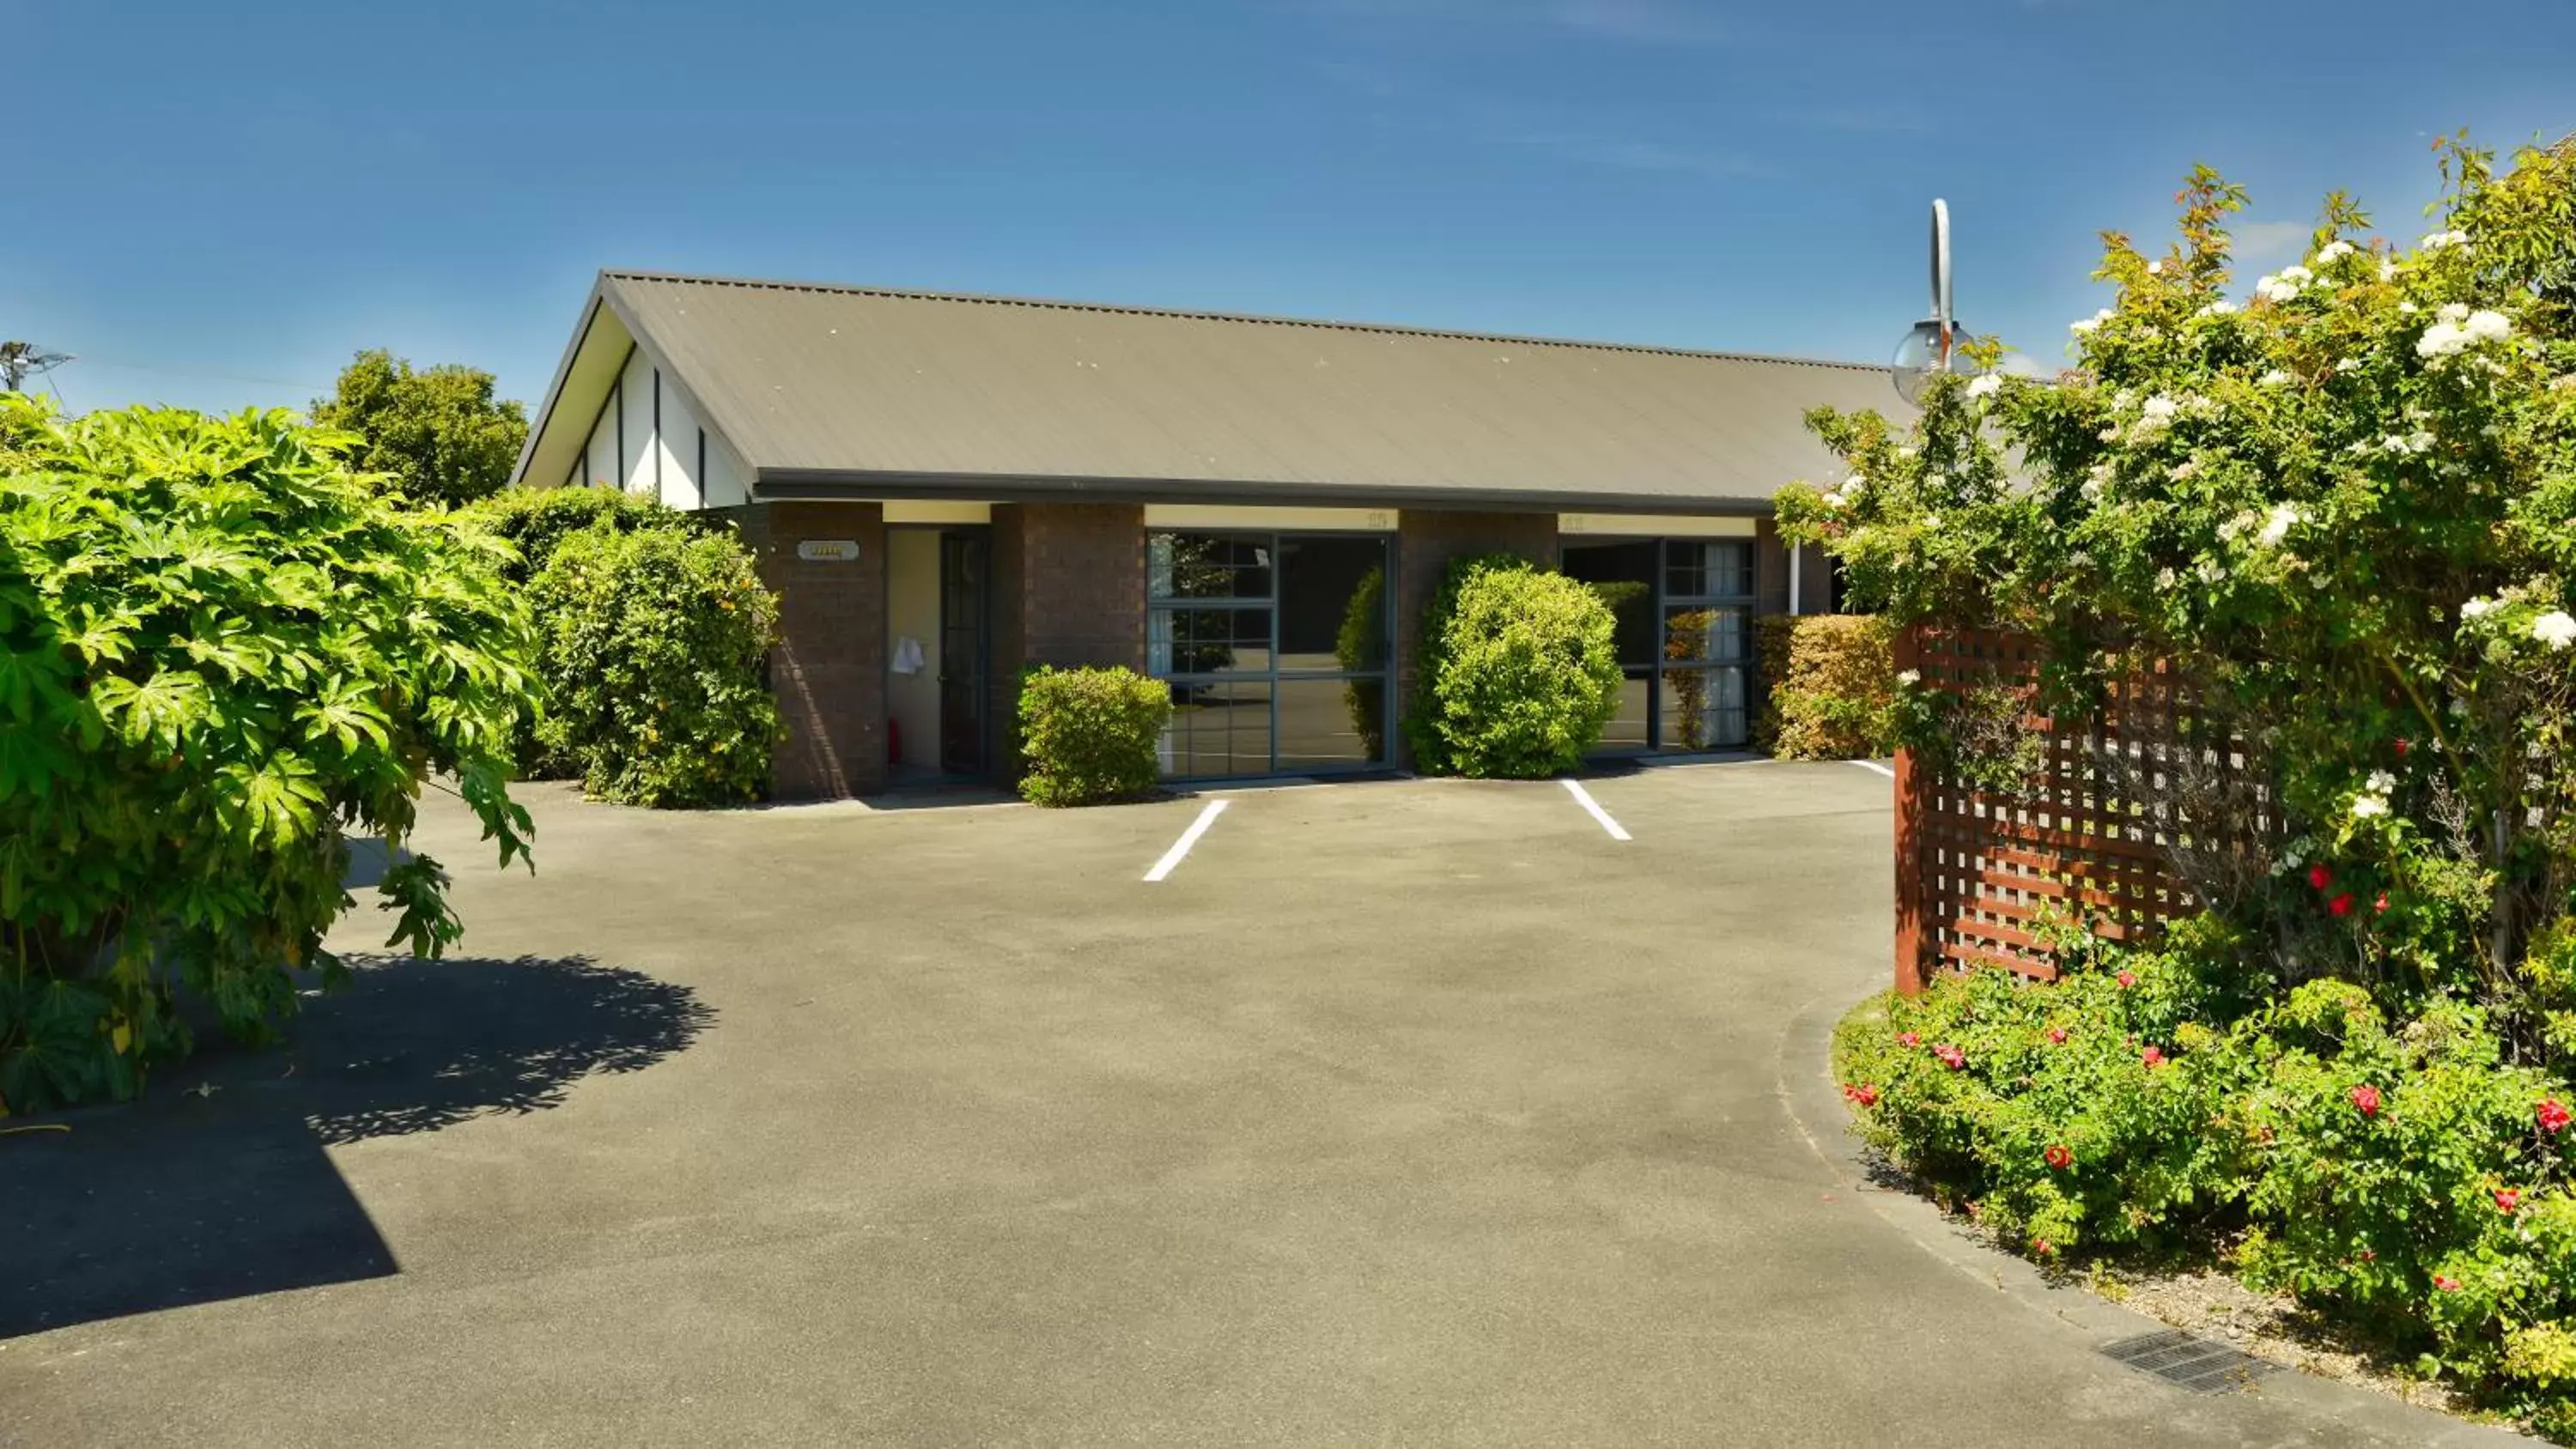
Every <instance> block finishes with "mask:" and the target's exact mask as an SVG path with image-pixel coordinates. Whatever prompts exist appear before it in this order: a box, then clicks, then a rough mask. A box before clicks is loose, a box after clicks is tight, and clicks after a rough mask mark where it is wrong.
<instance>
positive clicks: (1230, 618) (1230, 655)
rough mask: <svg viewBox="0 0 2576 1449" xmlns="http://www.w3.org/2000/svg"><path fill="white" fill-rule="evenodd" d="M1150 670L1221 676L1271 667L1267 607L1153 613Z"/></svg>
mask: <svg viewBox="0 0 2576 1449" xmlns="http://www.w3.org/2000/svg"><path fill="white" fill-rule="evenodd" d="M1145 649H1146V657H1147V661H1148V667H1149V668H1151V669H1152V671H1153V672H1154V673H1156V674H1222V673H1242V672H1259V671H1267V670H1268V669H1269V668H1270V611H1269V610H1268V609H1167V608H1155V609H1150V610H1148V611H1147V612H1146V615H1145Z"/></svg>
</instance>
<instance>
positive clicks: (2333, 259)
mask: <svg viewBox="0 0 2576 1449" xmlns="http://www.w3.org/2000/svg"><path fill="white" fill-rule="evenodd" d="M2352 251H2353V247H2352V243H2350V242H2348V241H2330V242H2327V243H2326V244H2325V245H2324V246H2323V247H2321V248H2319V249H2318V251H2317V254H2316V257H2315V258H2314V260H2315V262H2316V264H2317V265H2318V266H2320V267H2331V266H2333V265H2334V264H2335V263H2337V262H2339V261H2342V260H2343V259H2344V258H2346V257H2348V256H2351V255H2352Z"/></svg>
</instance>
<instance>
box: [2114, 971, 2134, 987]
mask: <svg viewBox="0 0 2576 1449" xmlns="http://www.w3.org/2000/svg"><path fill="white" fill-rule="evenodd" d="M2111 979H2112V980H2114V981H2117V982H2119V983H2120V985H2121V986H2122V987H2123V988H2126V987H2130V986H2135V985H2137V984H2138V978H2137V975H2136V974H2135V973H2134V972H2129V971H2123V972H2121V973H2119V974H2118V975H2116V976H2113V977H2112V978H2111Z"/></svg>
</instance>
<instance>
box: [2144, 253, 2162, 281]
mask: <svg viewBox="0 0 2576 1449" xmlns="http://www.w3.org/2000/svg"><path fill="white" fill-rule="evenodd" d="M2164 269H2165V264H2164V259H2163V258H2162V257H2159V258H2157V259H2156V260H2154V261H2152V262H2149V263H2147V275H2148V276H2150V277H2152V276H2156V275H2159V274H2160V273H2162V272H2163V271H2164Z"/></svg>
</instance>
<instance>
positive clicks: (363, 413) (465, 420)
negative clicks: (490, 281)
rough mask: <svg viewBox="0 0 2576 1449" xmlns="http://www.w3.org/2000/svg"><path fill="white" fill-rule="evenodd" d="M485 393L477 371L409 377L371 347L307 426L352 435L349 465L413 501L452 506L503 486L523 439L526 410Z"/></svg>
mask: <svg viewBox="0 0 2576 1449" xmlns="http://www.w3.org/2000/svg"><path fill="white" fill-rule="evenodd" d="M492 390H493V381H492V374H490V373H488V372H485V371H483V370H481V369H480V368H473V367H462V366H456V365H453V364H449V365H444V366H439V367H432V368H428V369H425V370H423V371H419V372H414V371H413V370H412V366H411V363H410V362H408V361H407V360H405V359H403V358H399V357H396V356H394V355H393V354H392V353H390V352H387V351H385V350H384V349H383V348H375V349H372V350H370V351H366V352H361V353H359V354H358V356H357V360H356V361H353V362H351V363H350V364H349V365H348V366H347V367H345V368H342V369H341V370H340V388H339V391H338V392H337V393H336V394H335V395H333V396H331V397H327V398H317V399H315V400H314V403H313V421H314V422H315V423H317V424H320V425H322V426H324V427H332V428H342V429H346V430H348V431H349V432H352V433H355V434H357V436H358V439H359V441H358V444H357V446H356V448H355V449H354V451H352V452H351V454H350V456H349V461H350V462H351V463H353V464H355V465H356V466H357V467H359V468H360V469H363V470H365V471H368V472H372V473H378V474H382V475H384V477H385V479H386V480H387V485H388V486H389V487H392V488H395V489H398V490H399V491H400V492H401V493H402V494H403V496H404V497H406V498H409V499H410V500H411V501H412V502H414V503H419V504H444V505H447V506H449V507H454V506H457V505H459V504H465V503H471V502H473V501H475V500H476V499H478V498H488V497H490V496H492V495H493V494H495V493H498V492H500V491H501V489H502V488H503V487H505V486H507V485H508V483H509V481H510V469H511V468H512V467H514V466H515V465H516V464H517V462H518V459H519V449H520V447H521V445H523V444H524V443H526V442H527V440H528V415H527V412H526V410H525V409H524V408H522V407H520V405H519V404H518V403H517V402H516V401H514V400H509V399H498V398H495V397H494V396H493V392H492Z"/></svg>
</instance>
